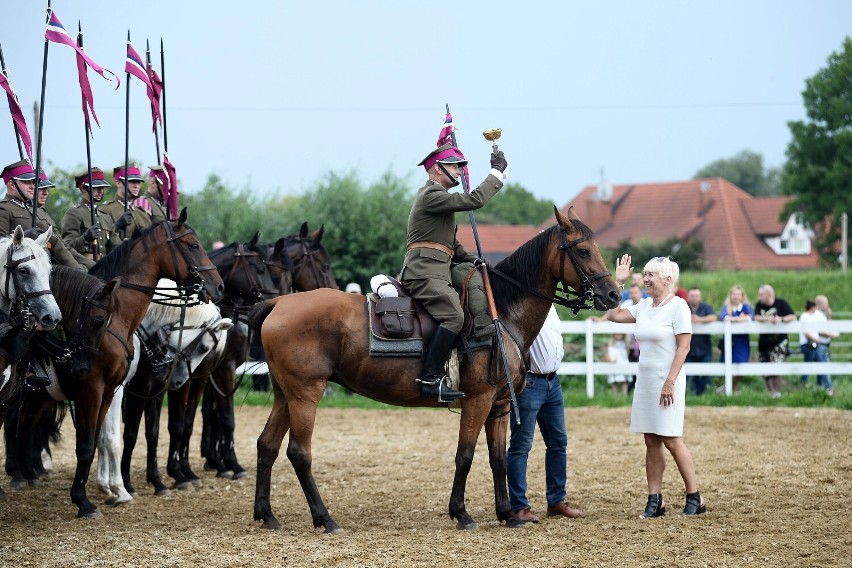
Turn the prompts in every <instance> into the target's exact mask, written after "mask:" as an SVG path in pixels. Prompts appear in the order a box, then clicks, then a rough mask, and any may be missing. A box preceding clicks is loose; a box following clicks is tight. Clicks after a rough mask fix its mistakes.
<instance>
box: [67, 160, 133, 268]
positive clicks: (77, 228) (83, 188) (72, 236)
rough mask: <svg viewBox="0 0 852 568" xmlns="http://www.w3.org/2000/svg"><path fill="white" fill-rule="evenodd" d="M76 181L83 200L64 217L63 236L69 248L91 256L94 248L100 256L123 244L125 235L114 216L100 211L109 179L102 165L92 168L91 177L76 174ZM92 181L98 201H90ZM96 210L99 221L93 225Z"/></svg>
mask: <svg viewBox="0 0 852 568" xmlns="http://www.w3.org/2000/svg"><path fill="white" fill-rule="evenodd" d="M74 181H75V183H76V184H77V188H78V189H79V190H80V194H81V198H80V202H79V203H77V204H75V205H72V206H71V207H70V208H69V209H68V211H66V212H65V216H64V217H62V239H63V240H64V241H65V243H66V244H67V245H68V246H69V247H71V248H73V249H74V250H76V251H77V252H79V253H80V254H82V255H84V256H86V257H87V258H93V250H95V249H96V250H97V252H98V258H100V257H102V256H103V255H105V254H107V253H108V252H110V251H111V250H112V249H114V248H115V247H117V246H118V245H120V244H121V237H120V236H119V235H118V233H117V232H116V231H115V224H114V223H113V220H112V217H110V216H109V215H107V214H106V213H104V212H102V211H98V202H100V200H101V199H103V196H104V188H106V187H109V182H107V181H106V178H105V177H104V172H103V171H101V169H100V168H92V179H91V180H89V173H88V172H86V173H83V174H80V175H78V176H76V177H75V178H74ZM90 184H91V188H92V193H91V195H92V200H93V201H94V203H89V185H90ZM92 209H94V211H95V220H96V222H95V224H92ZM93 259H94V258H93Z"/></svg>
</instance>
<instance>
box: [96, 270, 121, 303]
mask: <svg viewBox="0 0 852 568" xmlns="http://www.w3.org/2000/svg"><path fill="white" fill-rule="evenodd" d="M119 286H121V276H116V277H115V278H113V279H112V280H110V281H109V282H107V283H106V284H105V285H104V287H103V288H102V289H101V292H100V297H101V298H111V299H112V302H114V301H115V294H116V293H117V292H118V288H119ZM112 302H111V304H112Z"/></svg>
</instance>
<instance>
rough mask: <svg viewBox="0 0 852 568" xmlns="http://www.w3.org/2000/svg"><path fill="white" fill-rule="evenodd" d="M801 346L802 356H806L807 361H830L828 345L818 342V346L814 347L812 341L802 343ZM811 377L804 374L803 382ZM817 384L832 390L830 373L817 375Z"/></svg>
mask: <svg viewBox="0 0 852 568" xmlns="http://www.w3.org/2000/svg"><path fill="white" fill-rule="evenodd" d="M799 347H801V348H802V356H804V358H805V363H828V361H829V359H828V345H826V344H824V343H817V346H816V348H813V347H811V344H810V343H802V344H801V345H800V346H799ZM809 377H810V375H802V382H803V383H807V382H808V378H809ZM817 386H821V387H823V388H824V389H825V390H831V377H830V376H828V375H817Z"/></svg>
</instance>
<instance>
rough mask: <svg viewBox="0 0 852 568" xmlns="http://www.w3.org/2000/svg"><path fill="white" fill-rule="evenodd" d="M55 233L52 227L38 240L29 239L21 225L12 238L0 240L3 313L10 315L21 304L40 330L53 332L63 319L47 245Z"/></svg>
mask: <svg viewBox="0 0 852 568" xmlns="http://www.w3.org/2000/svg"><path fill="white" fill-rule="evenodd" d="M52 234H53V232H52V229H51V228H48V229H47V231H45V232H44V233H42V234H41V235H39V236H38V238H37V239H29V238H27V237H25V236H24V230H23V229H22V228H21V226H20V225H18V226H17V227H16V228H15V230H14V232H13V233H12V235H11V236H9V237H4V238H3V239H0V311H2V312H3V313H4V314H7V315H8V314H9V313H11V311H12V307H13V306H14V305H15V304H16V303H19V302H20V303H21V304H22V307H23V309H24V310H25V313H24V315H25V316H27V315H28V316H29V317H30V318H31V321H32V324H33V325H35V326H36V328H38V329H53V328H54V327H56V324H58V323H59V321H60V320H61V319H62V312H61V311H59V306H58V305H57V304H56V299H55V298H54V297H53V294H52V293H51V292H50V255H49V254H48V253H47V242H48V239H50V237H51V235H52Z"/></svg>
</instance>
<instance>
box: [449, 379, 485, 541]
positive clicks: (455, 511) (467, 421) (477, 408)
mask: <svg viewBox="0 0 852 568" xmlns="http://www.w3.org/2000/svg"><path fill="white" fill-rule="evenodd" d="M490 410H491V393H490V392H489V393H486V394H484V395H480V396H478V397H475V398H464V399H462V413H461V421H460V422H459V444H458V448H457V449H456V473H455V476H454V477H453V490H452V492H451V493H450V506H449V513H450V518H451V519H453V520H455V521H457V523H456V528H458V529H460V530H476V529H478V528H479V525H478V524H477V523H476V521H475V520H474V519H473V517H471V516H470V515H469V514H468V513H467V509H466V508H465V505H464V492H465V488H466V486H467V476H468V474H469V473H470V468H471V465H473V454H474V451H475V450H476V440H477V438H479V433H480V432H481V431H482V425H483V424H484V423H485V419H486V417H487V416H488V413H489V411H490Z"/></svg>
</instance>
